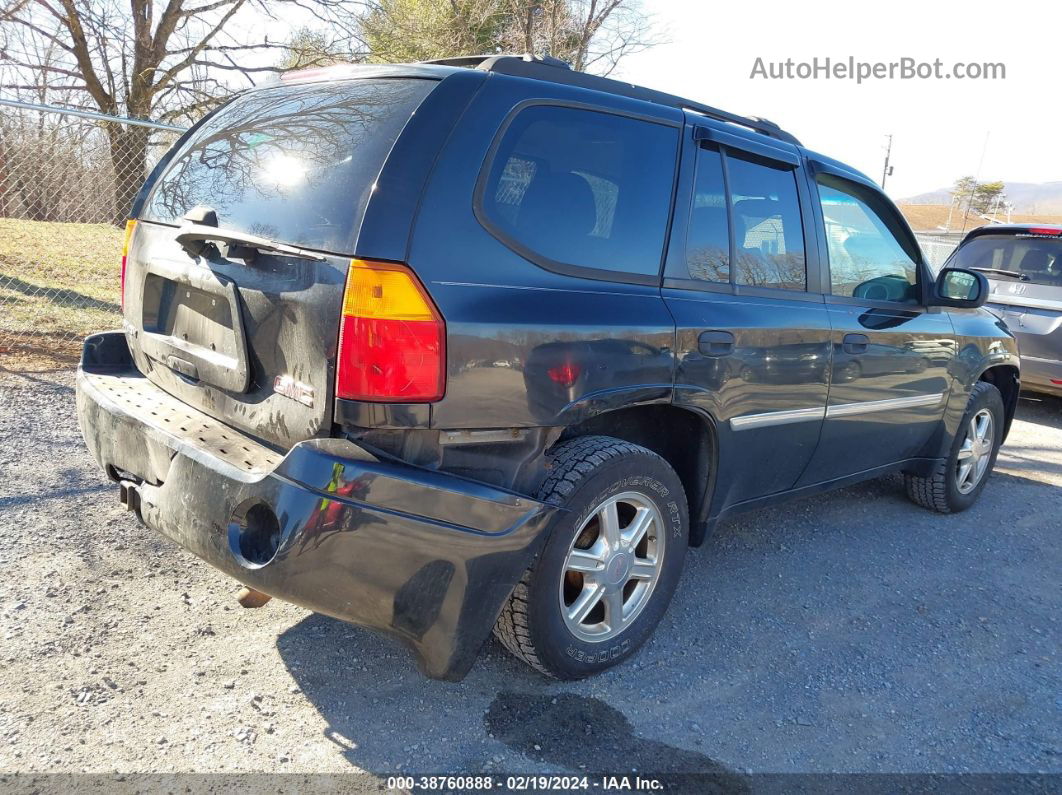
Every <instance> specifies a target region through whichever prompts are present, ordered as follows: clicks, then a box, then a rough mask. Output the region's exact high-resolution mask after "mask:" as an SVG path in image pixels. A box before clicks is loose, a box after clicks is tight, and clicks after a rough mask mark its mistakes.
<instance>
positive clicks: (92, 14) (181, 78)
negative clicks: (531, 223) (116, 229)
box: [0, 0, 363, 215]
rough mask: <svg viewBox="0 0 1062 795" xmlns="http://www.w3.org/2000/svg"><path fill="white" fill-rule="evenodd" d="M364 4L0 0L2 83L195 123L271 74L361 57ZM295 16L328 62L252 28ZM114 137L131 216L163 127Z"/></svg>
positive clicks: (120, 204)
mask: <svg viewBox="0 0 1062 795" xmlns="http://www.w3.org/2000/svg"><path fill="white" fill-rule="evenodd" d="M354 11H355V5H354V3H351V2H346V1H345V0H269V2H266V0H165V2H164V3H162V4H161V7H159V8H156V4H155V3H154V1H153V0H6V4H5V0H0V23H2V25H3V31H2V33H0V69H2V71H0V89H2V90H4V91H5V92H12V93H14V94H15V96H19V97H23V98H32V99H34V100H36V101H38V102H42V101H47V100H48V99H52V101H56V99H58V101H62V102H64V103H65V104H70V105H75V106H82V107H94V108H96V109H98V110H99V111H101V112H103V113H107V114H113V115H124V116H131V117H134V118H152V119H155V120H161V121H169V122H186V123H188V122H191V121H193V120H195V119H197V118H199V117H200V116H202V115H203V113H205V112H207V111H209V110H210V109H211V108H213V107H215V106H216V105H217V104H218V103H219V102H221V101H222V100H223V99H224V98H225V97H227V96H229V95H231V94H232V93H233V92H234V91H237V90H239V89H241V88H243V87H246V86H248V85H251V84H254V83H255V82H256V81H257V79H259V78H261V77H262V76H268V75H270V74H275V73H277V72H282V71H284V70H286V69H288V68H294V67H305V66H313V65H316V64H318V63H326V62H332V61H334V60H335V53H336V52H345V53H349V54H350V57H359V55H360V54H361V53H363V47H362V44H361V40H360V33H359V29H358V27H357V18H356V16H355V14H354ZM295 15H298V16H301V17H302V18H309V19H310V20H311V22H312V23H313V24H314V25H315V26H316V27H315V29H316V31H317V32H316V36H317V39H316V41H315V45H316V46H315V50H317V51H319V52H321V53H322V55H321V56H320V58H319V59H318V58H316V57H315V56H314V55H312V54H308V53H307V52H306V49H305V47H302V46H301V45H298V46H297V48H296V49H294V50H293V42H292V40H281V41H274V40H271V39H270V38H269V37H268V36H267V35H265V34H263V33H260V32H259V33H254V32H249V31H248V28H247V27H246V26H247V25H248V24H252V23H256V26H257V28H259V29H260V28H261V27H262V23H263V22H265V21H268V20H277V19H283V18H286V17H290V16H295ZM326 54H327V56H328V57H326ZM27 94H28V95H29V96H28V97H27V96H26V95H27ZM106 133H107V136H108V139H109V142H110V156H111V164H112V167H113V169H114V174H115V205H116V212H117V213H118V214H119V215H121V214H123V213H124V212H125V211H126V209H127V208H128V206H129V204H130V203H131V201H132V198H133V196H135V194H136V191H137V190H138V189H139V186H140V183H141V182H142V181H143V179H144V175H145V170H146V163H147V153H148V147H149V144H150V140H151V135H152V134H153V132H152V130H150V129H148V128H145V127H137V126H130V125H120V124H108V125H106Z"/></svg>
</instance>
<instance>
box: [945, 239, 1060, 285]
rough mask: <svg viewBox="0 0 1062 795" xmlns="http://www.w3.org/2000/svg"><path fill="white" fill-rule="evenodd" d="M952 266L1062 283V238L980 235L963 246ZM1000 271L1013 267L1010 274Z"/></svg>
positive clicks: (1003, 276)
mask: <svg viewBox="0 0 1062 795" xmlns="http://www.w3.org/2000/svg"><path fill="white" fill-rule="evenodd" d="M946 267H949V268H977V269H980V270H982V271H983V272H984V274H985V276H987V277H988V278H989V279H998V280H1000V281H1003V280H1007V279H1012V280H1016V281H1017V280H1020V281H1024V282H1031V283H1033V284H1046V285H1050V286H1052V287H1060V286H1062V238H1049V237H1032V236H1027V235H1020V234H1019V235H1012V234H1011V235H979V236H978V237H975V238H973V239H972V240H970V241H969V242H968V243H966V244H965V245H962V246H959V248H957V249H956V250H955V253H954V254H952V255H951V259H949V260H948V262H947V263H946ZM1000 271H1009V272H1010V273H1013V274H1015V275H1013V276H1010V275H1008V274H1007V273H1000Z"/></svg>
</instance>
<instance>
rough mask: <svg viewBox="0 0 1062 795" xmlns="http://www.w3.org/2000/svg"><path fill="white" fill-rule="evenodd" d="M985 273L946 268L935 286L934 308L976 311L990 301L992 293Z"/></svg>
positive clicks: (938, 277)
mask: <svg viewBox="0 0 1062 795" xmlns="http://www.w3.org/2000/svg"><path fill="white" fill-rule="evenodd" d="M991 289H992V288H991V287H990V286H989V284H988V279H986V278H985V275H984V274H983V273H978V272H977V271H969V270H966V269H965V268H945V269H944V270H942V271H941V272H940V274H939V275H938V276H937V281H936V283H935V284H934V285H933V293H934V294H933V300H932V301H931V302H930V303H932V304H933V305H934V306H954V307H958V308H961V309H976V308H977V307H979V306H983V305H984V303H985V301H987V300H988V293H989V292H990V291H991Z"/></svg>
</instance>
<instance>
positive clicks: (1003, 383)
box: [976, 364, 1021, 439]
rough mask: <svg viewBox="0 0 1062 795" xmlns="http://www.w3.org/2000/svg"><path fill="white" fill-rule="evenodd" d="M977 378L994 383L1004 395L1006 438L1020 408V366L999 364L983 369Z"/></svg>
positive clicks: (1004, 433) (1004, 435)
mask: <svg viewBox="0 0 1062 795" xmlns="http://www.w3.org/2000/svg"><path fill="white" fill-rule="evenodd" d="M976 380H977V381H986V382H988V383H989V384H992V386H994V387H995V388H996V389H998V390H999V393H1000V394H1001V395H1002V396H1003V411H1004V415H1003V416H1004V419H1003V438H1004V439H1006V438H1007V434H1008V433H1010V425H1011V422H1012V421H1013V420H1014V413H1015V411H1016V410H1017V408H1018V393H1019V392H1021V374H1020V373H1019V371H1018V368H1017V367H1015V366H1014V365H1011V364H997V365H994V366H992V367H987V368H985V369H984V370H982V371H981V373H980V375H978V376H977V379H976Z"/></svg>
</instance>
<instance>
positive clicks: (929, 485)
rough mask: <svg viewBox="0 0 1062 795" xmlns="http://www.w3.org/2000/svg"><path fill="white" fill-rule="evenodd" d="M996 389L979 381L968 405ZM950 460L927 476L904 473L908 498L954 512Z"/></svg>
mask: <svg viewBox="0 0 1062 795" xmlns="http://www.w3.org/2000/svg"><path fill="white" fill-rule="evenodd" d="M995 389H996V388H995V386H993V385H992V384H990V383H988V382H987V381H978V382H977V383H976V384H974V388H973V389H971V390H970V399H969V401H968V403H967V406H970V405H972V404H973V403H974V401H976V400H977V399H978V398H980V396H981V395H984V394H988V393H990V392H992V391H993V390H995ZM967 413H968V412H967ZM963 422H964V423H965V422H966V413H964V414H963ZM950 460H951V458H950V456H949V457H948V458H947V459H945V460H943V461H940V462H938V463H937V464H936V465H935V466H934V467H933V471H932V472H931V473H930V474H929V475H926V476H921V475H911V474H907V473H904V476H903V482H904V487H905V488H906V490H907V498H908V499H909V500H911V502H913V503H914V504H915V505H920V506H921V507H923V508H926V509H928V510H930V511H936V512H937V513H952V507H951V504H950V503H949V501H948V462H949V461H950Z"/></svg>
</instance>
